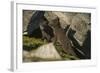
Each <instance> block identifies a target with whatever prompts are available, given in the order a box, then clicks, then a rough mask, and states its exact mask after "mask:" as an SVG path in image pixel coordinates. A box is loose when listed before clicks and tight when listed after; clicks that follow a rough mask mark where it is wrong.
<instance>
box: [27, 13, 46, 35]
mask: <svg viewBox="0 0 100 73" xmlns="http://www.w3.org/2000/svg"><path fill="white" fill-rule="evenodd" d="M44 13H45V11H36V12H35V13H34V14H33V15H32V17H31V19H30V21H29V25H28V27H27V32H28V35H29V36H30V35H32V34H33V32H34V30H36V29H38V28H39V26H40V23H41V19H42V18H43V17H44Z"/></svg>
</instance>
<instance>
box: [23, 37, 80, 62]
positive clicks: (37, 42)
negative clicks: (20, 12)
mask: <svg viewBox="0 0 100 73" xmlns="http://www.w3.org/2000/svg"><path fill="white" fill-rule="evenodd" d="M47 43H48V42H47V41H46V40H42V39H41V38H34V37H28V36H23V49H24V50H27V51H31V50H35V49H37V48H38V47H40V46H41V45H44V44H47ZM54 46H55V48H56V49H57V51H58V53H59V54H60V56H61V57H62V60H78V59H79V58H77V57H75V56H71V55H67V54H66V53H65V52H64V51H63V49H62V47H61V45H60V44H59V43H58V42H55V43H54ZM31 60H32V61H55V60H53V59H49V58H48V59H42V58H39V57H32V59H31ZM57 61H59V60H57Z"/></svg>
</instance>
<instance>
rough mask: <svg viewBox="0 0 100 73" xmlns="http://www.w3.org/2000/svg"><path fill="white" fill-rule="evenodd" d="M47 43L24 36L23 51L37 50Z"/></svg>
mask: <svg viewBox="0 0 100 73" xmlns="http://www.w3.org/2000/svg"><path fill="white" fill-rule="evenodd" d="M46 43H47V41H44V40H42V39H40V38H34V37H28V36H23V49H24V50H27V51H30V50H32V49H37V48H38V47H39V46H41V45H44V44H46Z"/></svg>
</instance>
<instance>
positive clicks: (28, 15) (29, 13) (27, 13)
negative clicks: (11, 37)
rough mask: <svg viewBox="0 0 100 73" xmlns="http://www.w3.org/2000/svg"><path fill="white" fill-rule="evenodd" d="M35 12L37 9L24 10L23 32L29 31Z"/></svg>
mask: <svg viewBox="0 0 100 73" xmlns="http://www.w3.org/2000/svg"><path fill="white" fill-rule="evenodd" d="M34 13H35V11H33V10H23V32H24V31H27V26H28V23H29V21H30V19H31V16H32V15H33V14H34Z"/></svg>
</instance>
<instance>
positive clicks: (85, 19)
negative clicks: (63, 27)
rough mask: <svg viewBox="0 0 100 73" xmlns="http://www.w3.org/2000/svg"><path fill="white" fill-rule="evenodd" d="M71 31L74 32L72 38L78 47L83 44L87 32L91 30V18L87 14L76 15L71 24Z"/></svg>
mask: <svg viewBox="0 0 100 73" xmlns="http://www.w3.org/2000/svg"><path fill="white" fill-rule="evenodd" d="M70 28H71V29H73V30H74V31H76V33H75V35H74V37H75V39H76V40H77V41H78V42H79V44H80V45H82V44H83V42H84V40H85V39H86V35H87V32H88V31H89V30H91V18H90V14H88V13H79V14H76V15H75V16H74V17H73V19H72V22H71V27H70Z"/></svg>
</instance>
